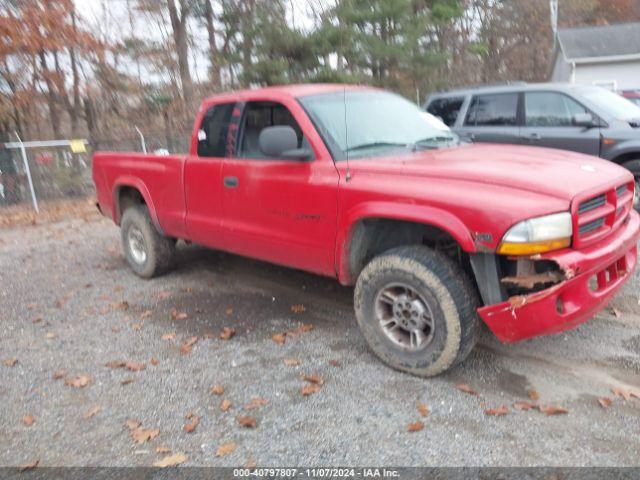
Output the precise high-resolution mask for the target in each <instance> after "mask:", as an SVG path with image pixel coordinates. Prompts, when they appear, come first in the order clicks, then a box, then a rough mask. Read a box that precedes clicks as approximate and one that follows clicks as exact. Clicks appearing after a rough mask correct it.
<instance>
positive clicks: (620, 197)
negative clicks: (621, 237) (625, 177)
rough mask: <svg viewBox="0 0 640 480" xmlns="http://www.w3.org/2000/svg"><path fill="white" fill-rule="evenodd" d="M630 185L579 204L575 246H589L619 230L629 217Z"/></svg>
mask: <svg viewBox="0 0 640 480" xmlns="http://www.w3.org/2000/svg"><path fill="white" fill-rule="evenodd" d="M629 188H630V184H627V183H625V184H622V185H618V186H617V187H615V188H613V187H611V188H610V189H609V190H606V191H604V192H602V193H599V194H597V195H595V196H593V197H590V198H587V199H586V200H583V201H582V202H580V203H579V204H578V208H577V211H576V212H575V215H576V216H577V227H578V228H577V229H576V231H575V232H574V239H573V240H574V246H576V247H580V246H581V245H584V244H588V243H589V242H592V241H596V240H597V239H599V238H602V237H603V236H604V235H606V234H607V233H608V232H611V231H613V230H615V229H617V228H618V227H619V226H620V225H622V223H623V222H624V221H625V219H626V218H627V217H628V216H629V212H630V211H631V208H632V203H633V195H632V194H630V190H629Z"/></svg>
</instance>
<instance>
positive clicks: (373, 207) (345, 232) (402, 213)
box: [336, 202, 476, 285]
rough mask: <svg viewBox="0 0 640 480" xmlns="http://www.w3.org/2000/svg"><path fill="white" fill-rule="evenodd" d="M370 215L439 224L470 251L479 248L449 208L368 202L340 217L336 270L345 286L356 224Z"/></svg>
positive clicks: (462, 246) (439, 226)
mask: <svg viewBox="0 0 640 480" xmlns="http://www.w3.org/2000/svg"><path fill="white" fill-rule="evenodd" d="M367 218H384V219H388V220H400V221H408V222H415V223H421V224H424V225H430V226H433V227H437V228H439V229H441V230H443V231H445V232H447V233H448V234H449V235H451V236H452V237H453V238H454V239H455V240H456V242H458V244H459V245H460V247H461V248H462V250H464V251H465V252H468V253H473V252H475V251H476V246H475V244H474V241H473V237H472V235H471V232H470V231H469V229H468V228H467V227H466V226H465V224H464V223H463V222H462V221H461V220H460V219H459V218H458V217H456V216H455V215H453V214H452V213H450V212H447V211H446V210H442V209H440V208H437V207H431V206H427V205H411V204H399V203H392V202H366V203H362V204H359V205H357V206H356V207H354V208H352V209H351V210H349V211H348V212H347V213H346V214H345V215H344V216H343V218H342V220H341V227H340V228H339V229H338V235H337V238H336V270H337V275H338V280H339V282H340V283H341V284H342V285H351V284H352V283H353V282H354V281H355V279H354V278H352V273H351V271H350V265H349V255H350V244H351V239H352V237H353V233H354V230H355V227H356V225H358V223H359V222H360V221H362V220H365V219H367Z"/></svg>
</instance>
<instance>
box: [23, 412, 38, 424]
mask: <svg viewBox="0 0 640 480" xmlns="http://www.w3.org/2000/svg"><path fill="white" fill-rule="evenodd" d="M35 421H36V419H35V417H34V416H33V415H31V414H30V413H28V414H27V415H25V416H24V417H22V423H24V424H25V425H26V426H27V427H30V426H31V425H33V424H34V423H35Z"/></svg>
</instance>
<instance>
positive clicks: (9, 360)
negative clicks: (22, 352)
mask: <svg viewBox="0 0 640 480" xmlns="http://www.w3.org/2000/svg"><path fill="white" fill-rule="evenodd" d="M2 363H3V364H4V366H5V367H13V366H14V365H15V364H16V363H18V359H17V358H7V359H6V360H5V361H4V362H2Z"/></svg>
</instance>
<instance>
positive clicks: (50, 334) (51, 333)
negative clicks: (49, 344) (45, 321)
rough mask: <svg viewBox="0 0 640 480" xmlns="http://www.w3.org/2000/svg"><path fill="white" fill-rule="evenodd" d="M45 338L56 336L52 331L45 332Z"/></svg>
mask: <svg viewBox="0 0 640 480" xmlns="http://www.w3.org/2000/svg"><path fill="white" fill-rule="evenodd" d="M45 336H46V337H47V338H56V334H55V333H53V332H47V334H46V335H45Z"/></svg>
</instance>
